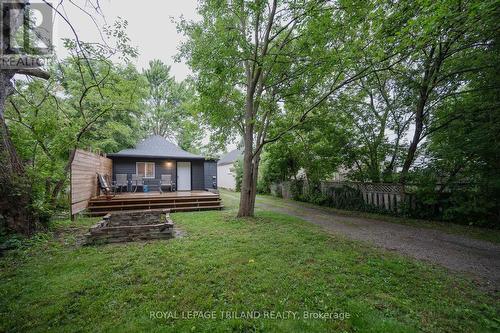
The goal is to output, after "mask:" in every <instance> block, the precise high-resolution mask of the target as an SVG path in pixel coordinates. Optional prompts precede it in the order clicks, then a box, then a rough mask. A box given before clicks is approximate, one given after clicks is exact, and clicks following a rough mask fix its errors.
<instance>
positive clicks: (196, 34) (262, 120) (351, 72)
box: [180, 0, 391, 217]
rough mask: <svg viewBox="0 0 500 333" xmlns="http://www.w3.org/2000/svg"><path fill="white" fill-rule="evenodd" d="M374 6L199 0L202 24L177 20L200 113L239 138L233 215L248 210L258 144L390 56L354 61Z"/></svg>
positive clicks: (367, 43)
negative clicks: (240, 159)
mask: <svg viewBox="0 0 500 333" xmlns="http://www.w3.org/2000/svg"><path fill="white" fill-rule="evenodd" d="M374 7H375V4H374V3H372V2H366V3H363V4H358V3H356V4H353V3H346V4H345V5H343V6H337V5H336V4H334V3H329V2H324V1H304V2H303V1H300V2H296V1H278V0H273V1H237V2H229V1H208V2H204V3H202V4H201V6H200V9H199V13H200V15H201V16H202V18H203V19H202V20H201V22H186V21H182V22H180V29H181V30H182V31H184V33H185V34H186V35H187V37H188V41H187V42H186V43H185V44H184V45H183V47H182V49H181V52H182V54H183V56H185V57H186V58H187V59H188V64H189V65H190V66H191V68H192V69H193V71H194V73H195V74H196V77H197V79H198V85H197V89H198V92H199V94H200V103H201V104H202V105H203V106H202V108H203V113H204V114H205V116H206V118H207V119H208V121H209V123H211V124H212V125H213V127H215V128H217V130H218V131H219V133H221V134H222V135H225V136H226V137H227V136H228V135H229V134H228V133H230V132H232V130H233V129H237V130H239V132H240V134H241V136H242V137H243V139H244V154H243V155H244V157H243V180H242V191H241V195H240V206H239V211H238V216H240V217H242V216H252V215H253V213H254V206H255V195H256V185H257V179H258V171H259V162H260V157H261V153H262V150H263V148H264V146H265V145H267V144H269V143H273V142H276V141H278V140H280V139H281V138H282V137H283V136H284V135H286V134H287V133H289V132H290V131H292V130H293V129H295V128H297V127H298V126H300V125H301V124H303V123H304V122H305V121H306V119H307V117H308V115H309V114H311V113H312V112H313V111H314V110H315V109H317V108H318V107H319V106H321V105H322V104H323V103H324V102H325V101H326V100H328V99H329V98H331V97H333V96H334V94H335V93H337V92H338V91H340V90H341V89H343V88H344V87H345V86H347V85H348V84H349V83H351V82H354V81H356V80H357V79H359V78H361V77H363V76H365V75H367V74H368V73H369V72H370V71H371V70H373V69H374V68H376V65H378V64H380V63H381V62H382V61H381V60H385V59H387V58H390V57H391V56H389V57H383V58H384V59H378V58H377V57H374V58H373V59H371V61H370V62H369V63H364V62H363V61H360V59H362V56H363V52H366V51H367V49H369V48H371V47H374V45H373V44H372V43H371V42H372V39H373V38H372V35H373V30H372V29H373V25H375V26H376V25H377V22H378V20H380V16H379V15H378V13H377V10H376V8H374ZM353 27H356V29H354V28H353ZM355 30H356V31H355Z"/></svg>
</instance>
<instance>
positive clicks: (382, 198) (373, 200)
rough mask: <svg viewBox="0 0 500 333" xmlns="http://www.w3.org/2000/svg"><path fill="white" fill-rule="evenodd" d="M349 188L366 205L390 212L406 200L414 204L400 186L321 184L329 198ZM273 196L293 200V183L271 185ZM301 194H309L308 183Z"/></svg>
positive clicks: (342, 183)
mask: <svg viewBox="0 0 500 333" xmlns="http://www.w3.org/2000/svg"><path fill="white" fill-rule="evenodd" d="M344 187H348V188H351V189H355V190H357V191H359V194H360V195H361V197H362V199H363V201H364V202H365V204H368V205H371V206H375V207H378V208H381V209H385V210H389V211H398V210H399V209H400V208H401V205H402V203H403V202H404V201H405V200H406V202H408V203H410V204H411V203H413V200H411V199H412V195H411V194H409V193H406V192H405V189H404V187H403V186H402V185H400V184H388V183H360V182H321V183H320V185H319V190H320V191H321V193H323V194H324V195H327V196H332V197H333V196H335V195H339V194H338V193H336V191H335V190H334V189H340V188H344ZM270 190H271V194H272V195H274V196H279V197H283V198H286V199H291V198H293V193H292V191H291V182H289V181H285V182H281V183H275V184H272V185H271V189H270ZM300 190H301V193H307V192H308V191H309V190H310V188H309V185H308V183H307V182H306V181H304V182H302V188H301V189H300Z"/></svg>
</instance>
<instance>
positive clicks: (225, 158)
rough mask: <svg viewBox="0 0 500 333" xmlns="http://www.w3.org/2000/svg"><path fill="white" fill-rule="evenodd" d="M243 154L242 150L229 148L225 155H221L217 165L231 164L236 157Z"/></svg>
mask: <svg viewBox="0 0 500 333" xmlns="http://www.w3.org/2000/svg"><path fill="white" fill-rule="evenodd" d="M241 156H243V151H241V150H239V149H235V150H231V151H230V152H229V153H227V154H226V155H224V156H222V157H221V159H220V160H219V162H218V163H217V165H224V164H231V163H234V162H236V160H237V159H238V158H240V157H241Z"/></svg>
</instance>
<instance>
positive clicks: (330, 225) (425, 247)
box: [257, 199, 500, 292]
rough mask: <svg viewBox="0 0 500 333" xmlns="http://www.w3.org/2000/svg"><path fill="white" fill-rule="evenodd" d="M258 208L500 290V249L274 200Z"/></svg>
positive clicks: (483, 242)
mask: <svg viewBox="0 0 500 333" xmlns="http://www.w3.org/2000/svg"><path fill="white" fill-rule="evenodd" d="M257 207H260V208H264V209H266V210H271V211H276V212H281V213H286V214H288V215H292V216H296V217H299V218H301V219H303V220H305V221H308V222H311V223H313V224H316V225H318V226H321V227H323V228H324V229H325V230H327V231H329V232H332V233H338V234H342V235H345V236H347V237H348V238H351V239H355V240H361V241H365V242H368V243H371V244H373V245H375V246H378V247H381V248H384V249H387V250H390V251H397V252H399V253H403V254H405V255H408V256H410V257H413V258H416V259H420V260H425V261H429V262H431V263H434V264H439V265H442V266H444V267H447V268H449V269H451V270H454V271H459V272H464V273H467V274H470V275H471V276H472V277H475V280H476V281H477V282H478V283H479V284H480V285H481V286H482V287H485V288H486V289H488V290H490V291H493V292H496V291H498V290H500V245H496V244H494V243H491V242H487V241H483V240H476V239H471V238H468V237H465V236H460V235H452V234H447V233H445V232H443V231H440V230H434V229H429V228H418V227H413V226H408V225H401V224H397V223H390V222H384V221H380V220H375V219H368V218H360V217H350V216H343V215H340V214H337V213H335V212H331V211H327V210H325V209H322V208H321V207H318V208H311V207H310V206H306V205H304V204H302V203H300V202H294V201H284V200H283V201H279V204H276V203H274V202H273V200H259V199H257Z"/></svg>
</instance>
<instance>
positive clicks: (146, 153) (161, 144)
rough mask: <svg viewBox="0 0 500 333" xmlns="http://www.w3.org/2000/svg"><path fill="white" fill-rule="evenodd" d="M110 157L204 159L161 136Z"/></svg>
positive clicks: (151, 137) (150, 138)
mask: <svg viewBox="0 0 500 333" xmlns="http://www.w3.org/2000/svg"><path fill="white" fill-rule="evenodd" d="M107 156H109V157H159V158H186V159H191V158H192V159H204V157H203V156H200V155H195V154H191V153H189V152H187V151H185V150H182V149H181V148H180V147H178V146H177V145H175V144H173V143H172V142H170V141H168V140H167V139H165V138H164V137H162V136H160V135H153V136H150V137H149V138H146V139H144V140H142V141H141V142H139V143H138V144H137V145H136V146H135V148H132V149H124V150H121V151H119V152H118V153H115V154H108V155H107Z"/></svg>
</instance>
